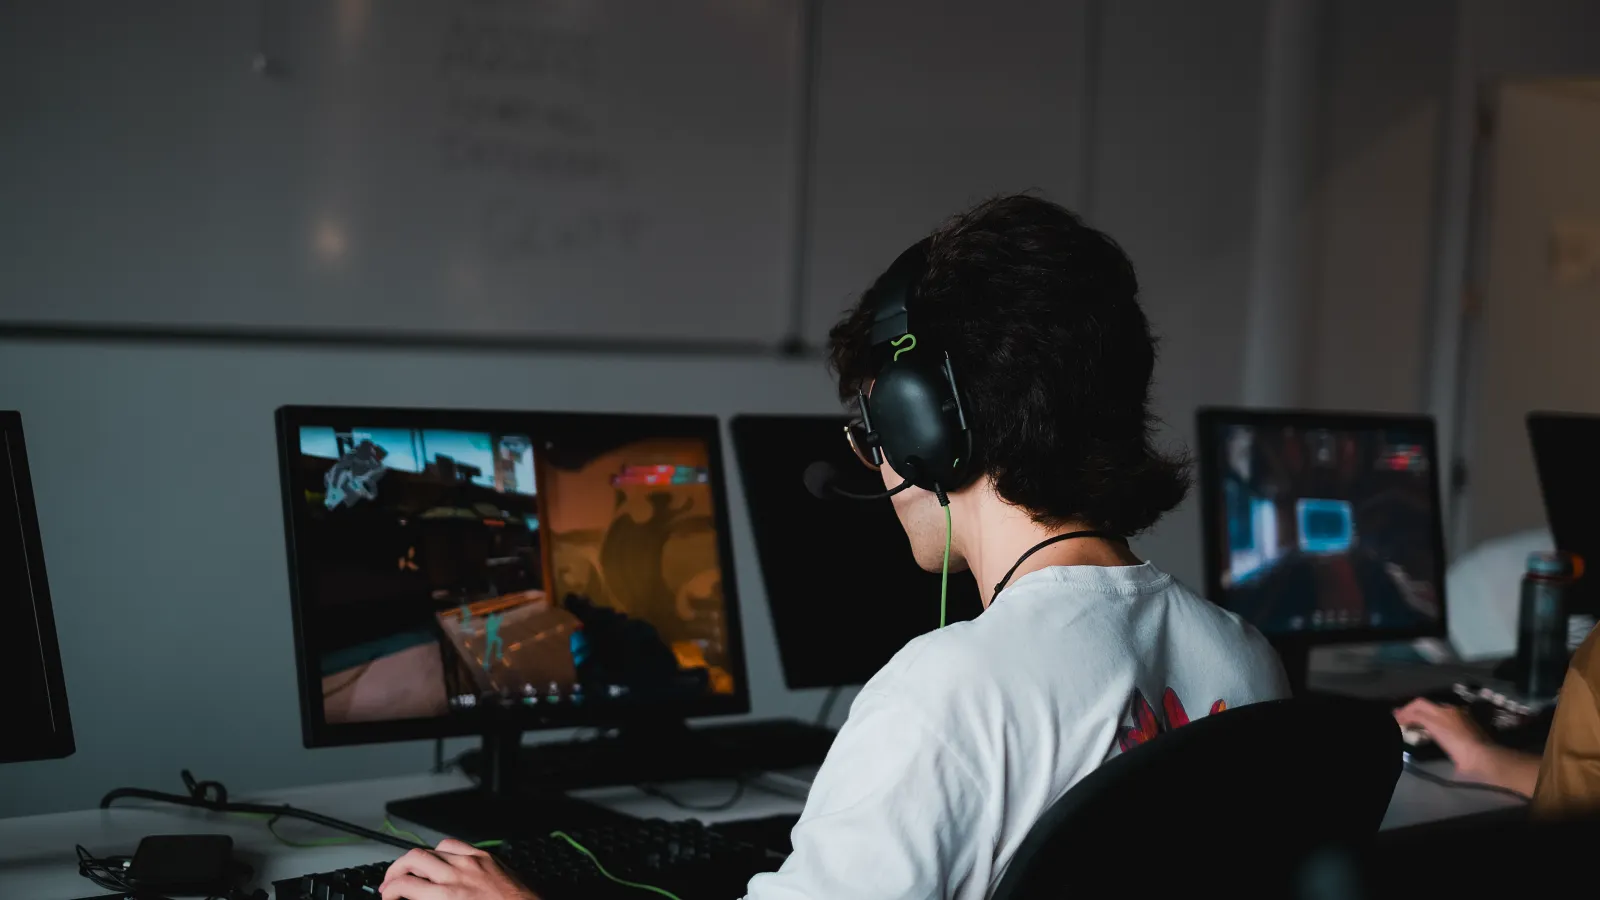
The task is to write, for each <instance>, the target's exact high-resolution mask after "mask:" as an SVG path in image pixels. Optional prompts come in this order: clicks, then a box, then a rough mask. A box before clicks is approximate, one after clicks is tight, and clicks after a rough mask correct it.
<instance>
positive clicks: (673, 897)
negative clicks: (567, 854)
mask: <svg viewBox="0 0 1600 900" xmlns="http://www.w3.org/2000/svg"><path fill="white" fill-rule="evenodd" d="M550 836H551V837H553V838H556V839H557V840H562V841H566V842H567V843H568V844H571V845H572V849H574V850H576V851H578V852H579V853H582V854H583V855H584V856H587V857H589V861H590V862H592V863H594V867H595V868H596V869H598V870H600V874H601V875H604V876H605V877H607V878H609V879H610V880H612V881H614V882H616V883H617V884H620V885H622V886H623V887H630V888H637V889H638V890H641V891H650V892H651V893H654V894H660V895H661V896H663V897H666V898H667V900H680V898H679V897H678V895H677V894H674V893H672V892H671V891H669V890H666V889H665V888H658V887H656V886H655V885H652V884H640V883H638V882H637V881H628V880H626V879H623V878H618V877H617V876H615V875H613V874H611V873H610V872H608V871H606V867H605V866H602V865H601V864H600V859H599V858H598V857H596V856H595V855H594V854H593V853H592V852H590V850H589V848H588V847H585V846H584V845H582V844H580V843H578V842H577V841H576V840H575V839H573V837H572V835H570V834H567V833H566V832H565V831H552V832H550Z"/></svg>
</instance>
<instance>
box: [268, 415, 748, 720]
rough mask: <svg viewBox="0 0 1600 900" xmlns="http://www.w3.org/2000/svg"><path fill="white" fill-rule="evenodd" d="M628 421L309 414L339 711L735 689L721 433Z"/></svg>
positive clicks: (310, 595) (304, 572) (303, 528)
mask: <svg viewBox="0 0 1600 900" xmlns="http://www.w3.org/2000/svg"><path fill="white" fill-rule="evenodd" d="M610 431H611V433H610V434H607V435H601V434H588V435H582V436H577V435H573V436H563V435H539V434H526V433H511V434H506V433H494V432H489V431H468V430H448V429H403V428H401V429H396V428H362V427H359V426H342V425H329V426H307V427H301V428H300V430H299V440H298V454H297V456H296V457H295V459H294V465H295V466H297V467H298V470H299V471H298V472H297V476H298V483H299V484H300V485H303V486H304V490H303V497H300V498H297V499H298V500H299V502H301V503H303V504H304V508H303V511H302V512H303V515H302V516H300V517H299V524H298V526H297V534H296V541H295V544H296V548H297V549H296V552H297V556H298V564H299V567H300V569H301V577H302V582H303V584H304V585H305V594H306V596H305V597H303V599H302V609H303V618H304V624H303V630H304V633H305V640H306V642H307V648H308V652H310V653H312V654H313V657H314V659H315V661H316V666H317V669H318V672H319V674H320V677H321V680H322V702H323V714H324V718H325V720H326V721H327V722H328V723H330V724H344V723H360V722H382V721H392V720H404V719H418V718H429V717H436V716H442V715H446V714H449V713H450V712H451V711H452V710H470V709H474V708H477V707H481V706H485V705H487V704H499V705H502V706H504V705H515V704H521V705H527V706H540V707H552V708H554V707H562V706H565V707H586V706H594V705H596V704H606V703H635V702H663V703H671V702H678V701H685V700H691V699H693V698H696V697H701V696H705V695H707V694H731V693H733V691H734V683H733V676H732V675H731V673H730V668H731V667H730V666H729V665H728V653H729V647H728V640H727V634H726V628H727V623H726V622H725V611H724V605H723V598H722V583H721V571H722V568H721V565H720V560H719V557H718V546H719V541H718V535H717V532H716V522H715V516H714V511H713V510H714V506H713V496H712V492H711V485H710V483H709V471H708V467H709V450H708V448H707V447H706V446H705V444H704V442H703V441H700V440H695V439H678V438H673V439H653V438H649V437H639V436H636V435H628V434H626V433H625V429H624V430H623V431H619V430H618V429H617V428H616V427H612V428H611V429H610ZM551 711H552V712H554V711H556V710H555V709H552V710H551Z"/></svg>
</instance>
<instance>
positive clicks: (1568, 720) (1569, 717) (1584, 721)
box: [1533, 631, 1600, 815]
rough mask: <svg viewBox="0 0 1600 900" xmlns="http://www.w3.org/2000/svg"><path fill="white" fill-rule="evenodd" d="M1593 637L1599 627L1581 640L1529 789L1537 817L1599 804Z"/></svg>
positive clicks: (1599, 664) (1599, 712)
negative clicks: (1536, 776) (1536, 780)
mask: <svg viewBox="0 0 1600 900" xmlns="http://www.w3.org/2000/svg"><path fill="white" fill-rule="evenodd" d="M1595 635H1600V631H1596V632H1595V633H1593V634H1591V635H1590V637H1589V639H1588V640H1586V641H1584V644H1583V646H1582V647H1581V648H1580V649H1579V650H1578V652H1577V654H1576V655H1574V656H1573V659H1572V665H1571V667H1570V668H1568V669H1567V677H1566V680H1565V681H1563V682H1562V684H1561V699H1560V701H1559V702H1558V703H1557V705H1556V717H1555V722H1554V723H1553V724H1552V725H1551V726H1550V739H1549V741H1548V742H1547V743H1546V744H1545V748H1544V759H1543V760H1542V761H1541V762H1540V764H1539V783H1538V786H1537V787H1536V788H1534V792H1533V809H1534V811H1535V812H1536V813H1538V814H1541V815H1543V814H1548V813H1557V812H1561V811H1563V810H1569V809H1574V808H1583V807H1596V806H1600V701H1597V698H1596V696H1595V694H1596V691H1595V686H1594V684H1593V682H1592V680H1591V679H1592V678H1596V677H1600V651H1597V649H1596V638H1595Z"/></svg>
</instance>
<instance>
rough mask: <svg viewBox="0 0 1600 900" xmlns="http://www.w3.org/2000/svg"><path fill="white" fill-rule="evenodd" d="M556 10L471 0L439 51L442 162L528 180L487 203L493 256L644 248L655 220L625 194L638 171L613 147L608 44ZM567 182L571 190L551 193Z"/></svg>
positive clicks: (449, 167)
mask: <svg viewBox="0 0 1600 900" xmlns="http://www.w3.org/2000/svg"><path fill="white" fill-rule="evenodd" d="M549 11H550V8H549V7H545V6H542V5H522V4H504V5H501V4H493V5H485V6H477V7H474V6H471V5H469V6H467V7H466V8H465V9H464V10H462V11H461V12H459V13H458V14H457V15H456V16H455V17H454V18H453V19H452V20H451V22H450V24H449V26H448V27H447V28H446V30H445V34H444V37H443V40H442V42H441V44H440V51H439V75H440V78H441V79H442V80H443V81H444V83H445V84H444V87H445V93H444V101H443V104H444V105H443V109H442V112H443V116H442V117H441V121H442V122H443V131H442V133H441V134H440V135H439V143H438V153H439V163H440V166H441V167H442V168H443V169H444V171H445V172H446V173H453V174H458V175H463V176H468V177H470V176H474V175H488V176H493V177H496V178H507V177H510V178H512V179H516V180H518V181H523V182H526V183H527V185H528V187H527V188H526V189H523V190H517V189H515V188H510V189H508V191H506V192H503V193H500V194H499V195H498V196H496V198H495V199H494V200H493V201H490V202H489V203H487V204H486V205H485V206H484V207H483V208H482V210H481V227H480V234H481V239H482V241H483V246H484V249H485V251H486V252H487V253H488V254H489V255H490V256H492V257H495V258H499V259H502V260H509V259H514V258H519V257H541V256H549V255H556V254H559V255H563V256H569V255H574V254H576V255H584V254H594V255H601V254H614V253H617V252H624V253H628V252H632V251H634V250H635V249H636V248H637V247H638V244H639V240H640V237H641V234H642V233H643V232H644V230H645V228H646V223H645V218H644V217H643V216H642V215H640V214H639V213H637V212H634V211H632V210H631V209H629V208H628V204H627V202H626V199H625V197H624V196H622V195H621V194H622V188H623V187H624V186H625V185H626V182H627V172H626V169H625V166H624V165H623V161H622V159H621V158H620V157H619V156H618V154H617V153H615V152H613V151H612V150H611V149H610V146H608V144H607V140H606V138H607V134H606V130H605V127H604V116H603V115H601V114H600V112H601V111H602V110H603V109H604V103H603V100H602V99H601V98H599V97H597V96H596V93H597V84H598V83H599V81H598V79H597V77H596V76H597V74H599V66H600V64H601V58H602V54H601V52H600V51H601V47H600V45H599V42H598V39H597V37H596V36H595V35H594V34H591V33H588V32H586V31H583V30H581V29H580V28H578V27H575V26H574V25H573V24H571V23H565V24H563V23H558V22H555V21H552V20H550V19H549V17H548V16H547V15H546V14H547V13H548V12H549ZM557 187H559V188H560V194H559V199H557V196H556V195H551V194H549V193H547V192H548V191H550V190H552V189H555V188H557ZM574 191H577V195H576V196H574ZM574 206H576V207H577V208H576V209H574V208H573V207H574Z"/></svg>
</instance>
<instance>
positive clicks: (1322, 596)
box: [1210, 424, 1440, 634]
mask: <svg viewBox="0 0 1600 900" xmlns="http://www.w3.org/2000/svg"><path fill="white" fill-rule="evenodd" d="M1212 439H1214V440H1218V441H1219V442H1220V444H1221V446H1220V447H1219V448H1218V450H1219V454H1218V458H1219V459H1220V460H1221V468H1222V472H1221V481H1222V490H1221V495H1220V501H1221V502H1220V507H1221V509H1220V511H1219V513H1220V515H1221V516H1222V517H1223V518H1224V520H1225V522H1224V525H1225V532H1224V533H1225V534H1226V536H1227V537H1226V542H1225V546H1222V547H1220V548H1212V550H1211V551H1210V552H1214V553H1220V554H1221V556H1222V558H1221V559H1220V560H1218V562H1219V563H1220V571H1221V586H1222V589H1223V591H1224V593H1225V599H1224V603H1223V605H1224V606H1226V607H1227V608H1228V609H1231V610H1233V611H1234V612H1236V613H1238V614H1239V615H1240V616H1242V617H1243V618H1244V619H1245V620H1246V621H1249V622H1251V623H1253V624H1255V625H1256V627H1258V628H1260V629H1261V630H1262V631H1263V632H1265V633H1268V634H1273V633H1280V634H1281V633H1285V632H1300V631H1348V630H1359V629H1383V630H1386V631H1388V630H1405V629H1410V628H1421V627H1424V626H1426V625H1428V624H1431V623H1433V622H1436V621H1437V620H1438V618H1439V615H1440V606H1439V586H1438V585H1437V584H1436V583H1435V579H1436V578H1437V574H1436V573H1437V571H1438V565H1439V560H1438V559H1437V558H1436V553H1437V551H1436V549H1435V547H1434V545H1433V540H1432V535H1433V534H1434V529H1435V518H1434V515H1435V513H1434V509H1433V502H1434V501H1433V497H1434V494H1433V485H1432V481H1431V479H1432V478H1433V477H1434V473H1433V472H1432V471H1430V466H1429V461H1428V456H1427V454H1426V452H1425V446H1426V445H1425V444H1424V438H1423V436H1422V435H1419V434H1410V433H1407V432H1406V431H1405V430H1404V429H1361V430H1354V429H1352V430H1329V429H1321V428H1297V427H1285V426H1282V425H1242V424H1235V425H1230V426H1227V427H1223V428H1221V429H1219V432H1218V433H1217V434H1215V435H1214V436H1213V438H1212Z"/></svg>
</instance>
